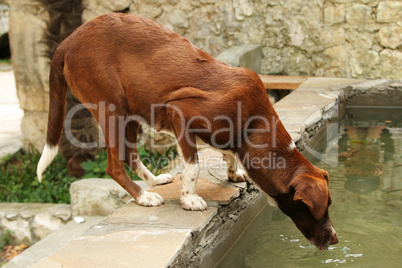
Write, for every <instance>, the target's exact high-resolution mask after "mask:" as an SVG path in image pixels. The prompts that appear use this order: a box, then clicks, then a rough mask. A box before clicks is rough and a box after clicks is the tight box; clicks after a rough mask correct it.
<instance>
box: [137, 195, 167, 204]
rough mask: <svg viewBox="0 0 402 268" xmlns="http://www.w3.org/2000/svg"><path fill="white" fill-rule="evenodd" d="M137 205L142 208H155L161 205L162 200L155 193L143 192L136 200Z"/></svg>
mask: <svg viewBox="0 0 402 268" xmlns="http://www.w3.org/2000/svg"><path fill="white" fill-rule="evenodd" d="M137 204H138V205H141V206H144V207H157V206H160V205H162V204H163V198H162V197H161V196H160V195H158V194H157V193H150V192H147V191H144V192H143V193H142V195H141V196H140V198H138V200H137Z"/></svg>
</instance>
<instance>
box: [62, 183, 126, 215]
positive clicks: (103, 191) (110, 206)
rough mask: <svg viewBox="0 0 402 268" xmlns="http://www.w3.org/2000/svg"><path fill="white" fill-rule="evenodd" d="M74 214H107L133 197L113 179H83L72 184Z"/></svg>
mask: <svg viewBox="0 0 402 268" xmlns="http://www.w3.org/2000/svg"><path fill="white" fill-rule="evenodd" d="M70 195H71V197H70V198H71V208H72V212H73V215H89V216H95V215H99V216H107V215H109V214H110V213H112V212H114V211H115V210H116V209H118V208H119V207H121V206H122V205H124V204H125V203H126V202H127V201H128V200H130V199H131V198H132V197H131V196H130V195H129V194H128V193H127V192H126V191H125V190H124V189H123V188H122V187H121V186H120V185H118V184H117V183H116V182H115V181H114V180H112V179H83V180H79V181H75V182H73V183H72V184H71V186H70Z"/></svg>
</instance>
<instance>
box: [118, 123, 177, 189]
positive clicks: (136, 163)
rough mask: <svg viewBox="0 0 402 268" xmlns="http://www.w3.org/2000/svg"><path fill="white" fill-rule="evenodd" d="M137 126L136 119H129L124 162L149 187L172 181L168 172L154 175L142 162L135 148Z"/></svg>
mask: <svg viewBox="0 0 402 268" xmlns="http://www.w3.org/2000/svg"><path fill="white" fill-rule="evenodd" d="M138 128H139V122H138V120H133V121H130V122H129V123H128V124H127V126H126V138H127V142H126V160H125V162H126V164H127V165H128V166H129V167H130V168H131V169H132V170H134V171H135V173H137V175H138V176H139V177H140V178H141V179H143V180H144V181H145V182H146V183H147V184H148V185H149V186H150V187H153V186H155V185H160V184H166V183H170V182H172V181H173V176H172V175H170V174H160V175H158V176H155V175H154V174H152V172H151V171H149V170H148V169H147V168H146V167H145V165H144V164H143V163H142V161H141V159H140V157H139V154H138V149H137V132H138Z"/></svg>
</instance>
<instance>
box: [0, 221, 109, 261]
mask: <svg viewBox="0 0 402 268" xmlns="http://www.w3.org/2000/svg"><path fill="white" fill-rule="evenodd" d="M84 219H85V221H84V222H83V223H80V224H78V223H76V222H75V221H70V222H68V223H67V224H66V225H64V226H63V227H62V228H60V230H58V231H56V232H54V233H52V234H50V235H48V236H47V237H46V238H44V239H42V240H41V241H39V242H37V243H35V244H34V245H33V246H31V247H29V248H28V249H26V250H25V251H24V252H23V253H22V254H20V255H18V256H16V257H14V258H13V259H12V260H11V261H10V262H9V263H8V264H6V265H5V266H3V267H4V268H26V267H32V266H33V265H34V264H35V263H37V262H39V261H40V260H42V259H43V258H45V257H47V256H49V255H51V254H53V253H55V252H56V251H57V250H59V249H60V248H62V247H63V246H64V245H65V244H67V243H68V242H69V241H71V240H72V239H74V238H76V237H78V236H80V235H82V234H83V233H84V232H85V230H87V229H88V228H89V227H90V226H92V225H95V224H97V223H98V222H100V221H101V220H102V219H103V217H99V216H85V217H84Z"/></svg>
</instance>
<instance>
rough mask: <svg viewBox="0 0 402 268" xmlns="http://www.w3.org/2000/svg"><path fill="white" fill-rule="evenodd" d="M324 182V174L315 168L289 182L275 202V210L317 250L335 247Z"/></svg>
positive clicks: (328, 200) (325, 178)
mask: <svg viewBox="0 0 402 268" xmlns="http://www.w3.org/2000/svg"><path fill="white" fill-rule="evenodd" d="M328 179H329V178H328V172H326V171H325V170H322V169H319V168H315V170H314V172H311V173H310V172H309V173H302V174H299V175H297V176H295V177H294V178H293V179H292V180H291V181H290V183H289V185H288V191H287V193H286V194H284V195H281V196H279V197H278V198H277V199H276V201H277V203H278V207H279V208H280V209H281V210H282V211H283V212H284V213H285V214H286V215H288V216H289V217H290V218H291V219H292V220H293V222H294V223H295V224H296V226H297V228H298V229H299V230H300V231H301V232H302V233H303V235H304V236H305V237H306V238H307V239H308V240H309V241H311V242H312V243H313V244H314V245H315V246H317V247H318V248H320V249H323V248H325V247H327V246H329V245H332V244H336V243H338V238H337V236H336V232H335V229H334V227H333V225H332V222H331V219H330V217H329V214H328V207H329V205H330V204H331V196H330V194H329V190H328Z"/></svg>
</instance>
